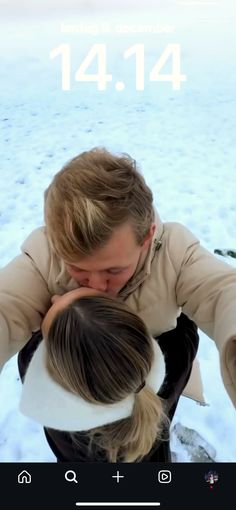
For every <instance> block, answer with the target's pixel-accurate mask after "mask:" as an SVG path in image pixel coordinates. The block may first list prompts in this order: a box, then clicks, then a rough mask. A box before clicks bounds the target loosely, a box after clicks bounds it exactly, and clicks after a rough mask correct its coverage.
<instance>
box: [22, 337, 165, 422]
mask: <svg viewBox="0 0 236 510" xmlns="http://www.w3.org/2000/svg"><path fill="white" fill-rule="evenodd" d="M152 341H153V347H154V362H153V365H152V368H151V370H150V372H149V374H148V376H147V378H146V384H147V385H149V386H150V387H151V388H152V389H153V390H154V392H155V393H157V392H158V390H159V388H160V387H161V384H162V382H163V380H164V376H165V363H164V357H163V354H162V352H161V349H160V347H159V345H158V343H157V342H156V340H154V339H152ZM45 356H46V348H45V342H44V340H43V341H42V342H41V343H40V345H39V347H38V348H37V350H36V351H35V353H34V355H33V358H32V360H31V362H30V364H29V367H28V370H27V372H26V376H25V380H24V384H23V389H22V395H21V400H20V411H21V412H22V413H23V414H24V415H25V416H28V417H29V418H32V419H33V420H35V421H37V422H39V423H40V424H41V425H44V426H45V427H49V428H53V429H56V430H64V431H68V432H72V431H77V432H79V431H82V430H89V429H91V428H94V427H98V426H101V425H105V424H107V423H111V422H114V421H117V420H121V419H123V418H127V417H128V416H130V415H131V414H132V409H133V405H134V399H135V396H134V394H133V393H132V394H130V395H129V396H128V397H126V398H125V399H124V400H122V401H121V402H117V403H115V404H106V405H104V404H91V403H89V402H86V401H85V400H84V399H83V398H81V397H80V396H78V395H75V394H73V393H70V392H69V391H67V390H65V389H64V388H63V387H62V386H60V385H59V384H58V383H56V382H55V381H54V380H53V379H52V378H51V376H50V375H49V372H48V371H47V369H46V365H45Z"/></svg>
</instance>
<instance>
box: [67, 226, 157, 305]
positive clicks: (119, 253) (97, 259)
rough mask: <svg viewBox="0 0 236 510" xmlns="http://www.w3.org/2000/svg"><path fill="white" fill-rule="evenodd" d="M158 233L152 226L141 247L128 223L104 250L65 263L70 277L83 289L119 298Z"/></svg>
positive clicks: (114, 233)
mask: <svg viewBox="0 0 236 510" xmlns="http://www.w3.org/2000/svg"><path fill="white" fill-rule="evenodd" d="M154 231H155V225H152V226H151V228H150V232H149V233H148V235H147V236H146V237H145V239H144V241H143V243H142V245H139V244H137V241H136V238H135V235H134V232H133V228H132V226H131V224H130V223H129V222H127V223H124V224H123V225H122V226H121V227H118V228H116V229H115V230H114V232H113V234H112V236H111V238H110V239H109V241H108V242H107V243H106V245H105V246H104V247H103V248H100V249H98V250H96V251H95V252H94V253H93V255H89V256H88V257H84V258H82V259H80V260H78V261H76V262H75V263H73V264H71V263H66V261H65V263H66V268H67V271H68V273H69V274H70V276H71V277H72V278H73V279H74V280H76V282H77V283H78V284H79V285H80V286H84V287H89V288H92V289H96V290H98V291H101V292H105V293H107V294H108V295H110V296H116V295H117V294H118V292H119V291H120V290H121V289H122V288H123V287H124V286H125V284H126V283H127V282H128V281H129V280H130V278H131V277H132V276H133V274H134V273H135V270H136V267H137V265H138V261H139V258H140V255H141V253H142V252H143V251H144V250H147V248H148V246H149V244H150V243H151V240H152V236H153V234H154Z"/></svg>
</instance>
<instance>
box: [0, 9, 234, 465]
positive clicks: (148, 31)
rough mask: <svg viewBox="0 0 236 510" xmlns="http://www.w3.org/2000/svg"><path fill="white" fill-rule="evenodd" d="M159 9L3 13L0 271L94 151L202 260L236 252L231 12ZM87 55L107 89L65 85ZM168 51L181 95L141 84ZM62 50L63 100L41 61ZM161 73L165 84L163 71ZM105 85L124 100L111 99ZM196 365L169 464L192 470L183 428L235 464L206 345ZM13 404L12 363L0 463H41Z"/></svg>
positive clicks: (227, 414)
mask: <svg viewBox="0 0 236 510" xmlns="http://www.w3.org/2000/svg"><path fill="white" fill-rule="evenodd" d="M54 3H55V2H54ZM84 3H85V2H84ZM3 4H4V2H3ZM48 4H50V2H48ZM67 4H68V5H69V2H67ZM90 4H91V5H92V2H90ZM90 4H89V3H88V5H90ZM5 5H7V3H6V2H5ZM126 5H127V2H126ZM157 5H158V7H157V9H156V10H155V11H153V10H152V9H151V8H150V7H149V8H148V9H146V10H145V12H144V11H143V12H142V11H141V10H140V8H139V9H138V10H135V8H134V7H133V9H132V10H131V11H129V10H127V9H126V10H124V9H123V10H120V11H116V10H114V9H113V10H112V11H111V12H109V11H108V8H103V9H101V10H99V9H98V10H95V9H92V8H91V9H90V11H89V10H87V11H86V10H81V11H80V10H78V11H77V14H76V10H75V9H74V11H73V14H71V15H70V14H69V8H68V9H67V11H65V10H63V11H62V13H61V14H59V12H58V10H57V13H56V12H55V11H53V10H51V11H50V16H49V15H48V16H47V12H46V8H45V12H44V16H42V15H41V16H38V17H34V13H33V11H32V9H31V11H29V15H28V16H27V15H26V14H27V13H23V14H24V15H23V14H22V16H20V14H19V12H18V11H16V13H15V14H13V11H10V13H9V12H8V14H7V15H6V13H5V14H4V16H3V17H2V21H1V22H0V42H1V44H0V58H1V67H0V87H1V95H0V97H1V99H0V101H1V104H0V133H1V134H0V170H1V173H0V238H1V243H0V267H3V266H4V265H5V264H6V263H7V262H8V261H9V260H10V259H12V258H13V257H14V256H15V255H16V254H17V253H18V252H19V248H20V245H21V243H22V241H23V240H24V239H25V238H26V236H27V235H28V234H29V233H30V232H31V230H33V229H34V228H35V227H37V226H39V225H41V224H42V222H43V191H44V189H45V188H46V187H47V185H48V183H49V182H50V180H51V178H52V176H53V175H54V174H55V173H56V172H57V171H58V170H59V169H60V168H61V166H62V165H63V164H64V163H65V162H66V161H68V160H69V159H70V158H71V157H73V156H75V155H76V154H78V153H80V152H82V151H83V150H86V149H90V148H92V147H94V146H98V145H102V146H105V147H107V148H108V149H110V150H113V151H116V152H121V151H122V152H128V153H129V154H131V155H132V156H133V157H134V158H135V159H136V160H137V162H138V164H139V165H140V167H141V169H142V172H143V174H144V176H145V178H146V180H147V182H148V183H149V185H150V186H151V187H152V190H153V192H154V196H155V205H156V207H157V208H158V210H159V212H160V214H161V216H162V219H163V220H165V221H180V222H182V223H184V224H185V225H186V226H188V227H189V228H190V229H191V230H192V231H193V232H194V233H195V235H197V236H198V237H199V238H200V240H201V241H202V243H203V244H204V245H205V246H206V247H207V248H208V249H210V250H211V251H213V250H214V249H215V248H234V249H235V248H236V231H235V225H236V205H235V196H236V165H235V161H236V151H235V132H236V125H235V124H236V105H235V90H236V83H235V82H236V73H235V69H234V61H235V54H234V51H235V50H234V48H235V39H236V35H235V28H234V13H235V7H234V4H233V3H232V2H231V1H230V2H227V1H226V2H224V4H223V2H199V3H198V2H181V1H179V2H175V1H173V2H171V1H168V2H165V1H164V0H163V2H162V3H161V2H160V1H159V2H157ZM0 7H1V5H0ZM41 14H42V13H41ZM69 25H70V26H71V27H72V28H70V29H69V28H68V27H69ZM66 27H67V29H66ZM73 27H74V28H73ZM66 30H67V31H66ZM68 30H70V32H69V31H68ZM96 43H103V44H105V48H106V52H107V71H106V72H107V73H111V74H112V75H113V81H112V82H108V83H107V90H105V91H98V90H97V87H96V83H94V82H91V83H88V82H87V83H82V82H80V83H79V82H76V81H75V80H74V73H75V72H76V70H77V69H78V67H79V65H80V64H81V62H82V60H83V59H84V58H85V56H86V55H87V53H88V51H89V50H90V49H91V47H92V45H93V44H96ZM169 43H172V44H180V45H181V73H182V74H186V76H187V81H185V82H182V83H181V88H180V90H179V91H175V90H172V84H171V83H170V82H168V81H166V82H165V81H164V82H155V81H154V82H150V81H149V72H150V70H151V69H152V68H153V66H154V64H155V63H156V61H157V60H158V58H159V57H160V55H161V54H162V52H163V51H164V49H165V47H166V46H167V44H169ZM60 44H69V45H70V49H71V70H72V72H71V90H70V91H62V90H61V78H60V65H61V57H59V56H58V57H55V58H54V59H50V58H49V54H50V52H51V51H52V49H53V48H56V47H57V46H59V45H60ZM134 44H144V48H145V53H144V54H145V66H144V70H145V85H144V91H141V92H139V91H136V90H135V56H134V55H133V56H130V57H129V58H126V59H125V58H124V57H123V54H124V52H125V51H126V50H127V49H128V48H130V47H131V46H133V45H134ZM140 58H141V57H140ZM96 65H97V63H96V60H94V61H93V64H92V65H91V67H90V68H89V69H88V70H87V72H94V73H95V72H97V68H96ZM161 72H162V73H169V72H171V59H169V61H168V62H167V64H166V68H163V69H162V70H161ZM117 81H123V82H124V83H125V89H124V90H122V91H118V90H117V89H116V87H115V83H116V82H117ZM228 260H229V262H230V263H234V260H233V259H228ZM199 359H200V363H201V369H202V377H203V382H204V389H205V397H206V401H207V402H208V403H209V406H206V407H202V406H199V405H197V404H196V403H195V402H193V401H190V400H188V399H186V398H184V397H182V398H181V401H180V403H179V406H178V409H177V412H176V415H175V418H174V422H173V427H174V426H175V425H176V427H175V428H173V432H172V450H173V451H174V452H175V454H176V459H177V461H188V462H189V461H192V460H193V458H192V457H191V455H190V454H189V451H188V449H187V448H186V446H185V445H183V444H182V443H181V441H180V437H181V434H180V426H179V424H181V426H182V427H187V428H189V429H194V430H195V431H196V432H197V433H198V435H197V436H196V435H195V436H194V437H193V436H192V437H193V443H194V444H196V443H199V444H200V442H201V438H203V442H204V441H205V442H206V443H207V444H208V443H209V445H211V448H210V447H209V451H210V454H211V455H212V456H213V457H214V460H216V461H219V462H235V461H236V426H235V410H234V408H233V405H232V403H231V402H230V400H229V398H228V396H227V394H226V392H225V389H224V386H223V384H222V381H221V376H220V371H219V362H218V353H217V351H216V349H215V347H214V344H213V342H212V341H211V340H210V339H208V338H207V337H206V336H205V335H204V334H201V342H200V349H199ZM20 392H21V383H20V381H19V376H18V372H17V365H16V358H13V359H12V360H10V361H9V362H8V363H7V364H6V365H5V367H4V369H3V371H2V374H1V376H0V460H1V461H4V462H12V461H16V462H23V461H25V462H26V461H31V462H33V461H49V462H50V461H52V462H53V461H54V460H55V458H54V456H53V454H52V453H51V451H50V449H49V447H48V445H47V442H46V440H45V439H44V434H43V431H42V429H41V427H40V426H38V425H37V424H35V423H34V422H32V421H30V420H27V419H26V418H24V417H23V416H22V415H21V414H20V413H19V412H18V402H19V397H20ZM204 444H205V443H204ZM214 449H215V452H214Z"/></svg>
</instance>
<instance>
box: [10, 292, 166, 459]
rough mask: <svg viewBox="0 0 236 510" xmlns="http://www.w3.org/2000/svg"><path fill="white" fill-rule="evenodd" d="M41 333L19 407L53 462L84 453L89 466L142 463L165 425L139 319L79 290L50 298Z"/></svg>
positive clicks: (157, 371) (152, 350)
mask: <svg viewBox="0 0 236 510" xmlns="http://www.w3.org/2000/svg"><path fill="white" fill-rule="evenodd" d="M42 333H43V336H44V340H43V341H42V342H40V344H39V346H38V347H37V349H36V351H35V354H34V355H33V359H32V360H31V362H30V364H29V367H28V370H27V372H26V376H25V380H24V386H23V393H22V399H21V404H20V408H21V411H22V412H23V413H24V414H26V415H27V416H30V417H31V418H33V419H35V420H36V421H38V422H39V423H41V424H42V425H44V426H45V427H46V428H47V431H46V433H47V437H48V439H49V442H50V437H51V438H52V440H51V442H50V444H51V446H52V448H53V451H54V453H55V454H56V456H57V458H58V460H80V461H81V454H82V452H83V455H84V456H85V460H90V461H93V462H94V461H103V462H118V461H120V462H122V461H123V462H139V461H142V459H143V458H144V457H145V456H146V455H147V454H148V453H150V451H151V449H152V448H153V446H155V445H156V444H157V441H160V440H163V439H164V437H163V430H164V429H163V427H164V426H165V427H166V426H167V423H168V419H167V417H166V415H165V412H164V409H163V405H162V401H161V399H160V397H159V396H157V392H158V390H159V389H160V386H161V384H162V382H163V380H164V375H165V363H164V358H163V355H162V352H161V350H160V348H159V346H158V344H157V342H156V341H155V340H153V339H152V338H151V337H150V335H149V333H148V331H147V328H146V326H145V324H144V323H143V321H142V320H141V319H140V318H139V317H138V316H137V315H135V314H134V313H133V312H131V311H130V310H129V308H128V307H127V306H126V305H125V304H124V303H123V302H121V301H118V300H117V299H114V298H111V297H108V296H105V295H103V294H102V293H101V292H98V291H95V290H93V289H85V288H80V289H76V290H74V291H71V292H69V293H67V294H65V295H63V296H61V297H59V296H56V297H54V298H53V304H52V307H51V308H50V309H49V311H48V313H47V314H46V316H45V318H44V321H43V323H42ZM54 434H56V437H58V434H60V435H61V438H62V439H66V442H67V453H65V448H64V447H63V441H62V443H61V441H59V450H60V451H58V441H56V443H55V444H53V443H54V440H55V436H54ZM68 441H69V447H70V448H71V452H70V453H68ZM55 446H56V449H55Z"/></svg>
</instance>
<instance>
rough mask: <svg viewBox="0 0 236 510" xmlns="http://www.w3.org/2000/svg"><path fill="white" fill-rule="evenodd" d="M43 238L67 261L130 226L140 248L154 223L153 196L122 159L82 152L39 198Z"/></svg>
mask: <svg viewBox="0 0 236 510" xmlns="http://www.w3.org/2000/svg"><path fill="white" fill-rule="evenodd" d="M44 199H45V204H44V215H45V223H46V227H47V235H48V238H49V241H50V244H51V246H52V248H53V249H54V251H55V253H56V254H57V256H59V257H61V258H63V259H64V260H66V261H67V262H74V261H75V260H78V257H80V258H83V257H84V256H87V255H90V254H91V253H93V252H94V250H96V249H97V248H101V247H102V246H104V244H106V242H107V241H108V240H109V238H110V237H111V235H112V233H113V230H114V228H116V227H119V226H120V225H122V224H124V223H125V222H127V221H130V222H131V224H132V226H133V229H134V233H135V237H136V240H137V243H138V244H142V242H143V240H144V238H145V236H146V234H147V233H148V231H149V229H150V226H151V223H152V222H153V220H154V211H153V206H152V202H153V196H152V192H151V190H150V189H149V187H148V186H147V185H146V183H145V181H144V178H143V177H142V175H141V174H140V173H139V172H138V170H137V168H136V162H135V160H133V159H132V158H131V157H130V156H129V155H128V154H121V155H119V156H117V155H113V154H111V153H110V152H108V151H107V150H106V149H104V148H94V149H92V150H90V151H87V152H83V153H82V154H80V155H79V156H77V157H75V158H74V159H72V160H71V161H69V162H68V163H67V164H66V165H65V166H64V167H63V168H62V170H61V171H60V172H58V173H57V174H56V175H55V176H54V178H53V180H52V182H51V184H50V186H49V187H48V188H47V190H46V191H45V194H44Z"/></svg>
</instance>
